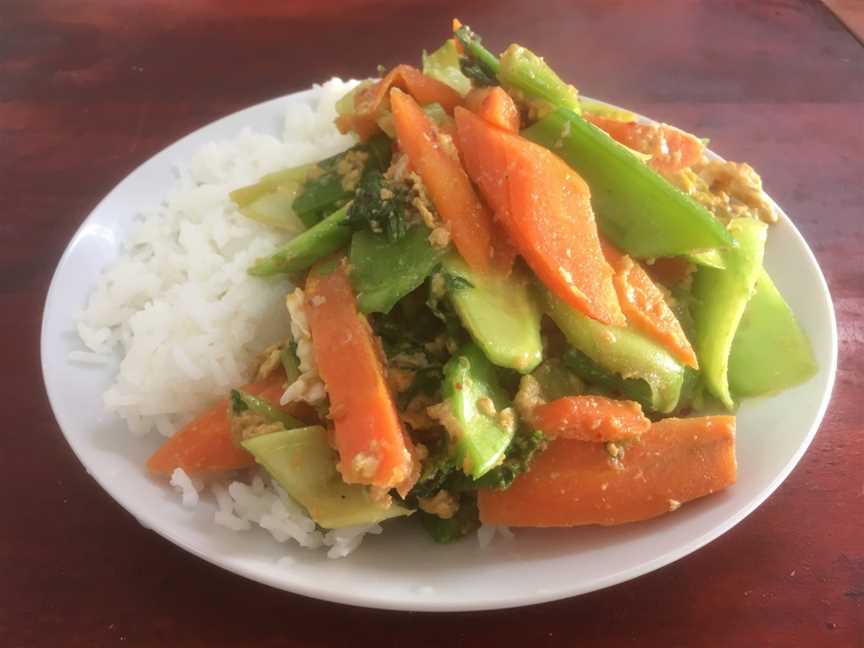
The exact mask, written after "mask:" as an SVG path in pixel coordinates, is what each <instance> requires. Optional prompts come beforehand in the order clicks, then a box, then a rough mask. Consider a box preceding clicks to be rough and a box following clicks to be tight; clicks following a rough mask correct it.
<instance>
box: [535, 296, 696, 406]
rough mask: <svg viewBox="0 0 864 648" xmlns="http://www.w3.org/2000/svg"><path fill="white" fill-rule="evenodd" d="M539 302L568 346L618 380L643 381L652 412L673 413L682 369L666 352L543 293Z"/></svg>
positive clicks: (638, 335)
mask: <svg viewBox="0 0 864 648" xmlns="http://www.w3.org/2000/svg"><path fill="white" fill-rule="evenodd" d="M541 299H542V302H543V304H544V308H545V310H546V313H547V314H548V315H549V316H550V317H551V318H552V320H553V321H554V322H555V324H557V325H558V328H559V329H561V332H562V333H564V337H566V338H567V342H569V343H570V345H572V346H573V347H575V348H576V349H577V350H579V351H581V352H582V353H584V354H585V355H586V356H588V358H590V359H591V360H593V361H594V362H595V363H596V364H598V365H599V366H600V367H602V368H604V369H606V370H608V371H610V372H613V373H615V374H617V375H618V376H620V377H621V378H624V379H642V380H644V381H645V382H646V383H647V384H648V387H650V392H651V396H650V406H651V409H653V410H655V411H657V412H662V413H666V412H671V411H672V410H673V409H675V406H676V405H677V404H678V398H679V396H680V394H681V385H682V384H683V381H684V366H683V365H682V364H681V363H680V362H678V361H677V360H676V359H675V358H673V357H672V356H671V355H670V354H669V352H668V351H666V350H665V349H664V348H663V347H661V346H660V345H658V344H656V343H655V342H653V341H652V340H650V339H649V338H647V337H646V336H644V335H643V334H642V333H640V332H639V331H637V330H635V329H633V328H630V327H627V326H610V325H607V324H602V323H601V322H598V321H597V320H594V319H591V318H590V317H587V316H586V315H583V314H582V313H580V312H579V311H577V310H576V309H574V308H571V307H570V306H568V305H567V304H566V303H564V302H563V301H562V300H561V299H559V298H558V297H556V296H555V295H553V294H552V293H550V292H549V291H548V290H546V289H543V290H542V293H541ZM583 377H584V376H583ZM625 383H626V384H629V383H630V381H625Z"/></svg>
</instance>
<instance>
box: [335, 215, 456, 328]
mask: <svg viewBox="0 0 864 648" xmlns="http://www.w3.org/2000/svg"><path fill="white" fill-rule="evenodd" d="M445 252H446V249H442V248H438V247H435V246H434V245H432V244H430V243H429V230H428V229H427V228H426V227H425V226H424V225H422V224H418V225H413V226H412V227H410V228H409V229H408V231H407V232H406V233H405V234H404V235H403V236H402V237H401V238H400V239H399V240H397V241H392V242H391V241H388V240H387V239H386V238H385V237H383V236H379V235H376V234H373V233H371V232H368V231H363V232H357V233H356V234H354V237H353V238H352V240H351V255H350V261H351V283H352V284H353V286H354V291H355V293H356V294H357V305H358V307H359V308H360V311H361V312H363V313H387V312H389V311H390V309H391V308H393V306H394V305H395V304H396V303H397V302H398V301H399V300H400V299H402V298H403V297H405V296H406V295H407V294H408V293H410V292H411V291H413V290H414V289H415V288H417V287H418V286H419V285H420V284H422V283H423V282H424V281H425V280H426V277H428V276H429V275H430V274H432V271H433V270H434V269H435V268H436V267H437V265H438V262H439V260H440V259H441V256H442V255H443V254H444V253H445Z"/></svg>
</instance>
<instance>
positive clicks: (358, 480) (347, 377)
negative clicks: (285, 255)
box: [306, 258, 414, 488]
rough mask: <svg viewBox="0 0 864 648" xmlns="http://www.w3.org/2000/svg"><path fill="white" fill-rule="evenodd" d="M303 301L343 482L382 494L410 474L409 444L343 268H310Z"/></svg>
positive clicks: (335, 264)
mask: <svg viewBox="0 0 864 648" xmlns="http://www.w3.org/2000/svg"><path fill="white" fill-rule="evenodd" d="M306 298H307V299H306V317H307V319H308V322H309V332H310V333H311V335H312V347H313V350H314V353H315V361H316V362H317V364H318V371H319V373H320V374H321V377H322V378H323V380H324V384H325V385H326V386H327V393H328V395H329V397H330V416H331V418H332V419H333V423H334V425H335V436H334V439H335V444H336V449H337V450H338V451H339V466H340V472H341V473H342V479H343V480H345V481H346V482H347V483H353V484H369V485H372V486H379V487H382V488H393V487H399V486H400V485H403V484H404V483H405V482H406V480H408V479H410V478H411V477H412V475H413V474H414V458H413V451H412V447H411V442H410V441H409V439H408V437H407V436H406V435H405V433H404V431H403V429H402V424H401V423H400V421H399V415H398V413H397V412H396V406H395V404H394V401H393V396H392V394H391V393H390V390H389V388H388V387H387V380H386V377H385V373H384V372H385V370H384V366H383V364H382V361H381V357H380V351H379V349H378V347H377V345H376V343H375V340H374V338H373V336H372V329H371V328H370V327H369V324H368V322H367V321H366V318H365V317H363V315H361V314H360V313H359V312H358V311H357V302H356V300H355V298H354V293H353V291H352V289H351V282H350V280H349V278H348V269H347V263H346V260H345V259H344V258H343V259H332V258H331V259H325V260H324V261H321V262H319V263H317V264H316V265H315V266H313V267H312V269H311V270H310V272H309V276H308V277H307V279H306Z"/></svg>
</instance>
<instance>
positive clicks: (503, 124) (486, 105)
mask: <svg viewBox="0 0 864 648" xmlns="http://www.w3.org/2000/svg"><path fill="white" fill-rule="evenodd" d="M465 107H466V108H467V109H468V110H470V111H471V112H473V113H474V114H476V115H477V116H478V117H480V118H481V119H485V120H486V121H487V122H489V123H490V124H492V125H493V126H497V127H498V128H503V129H504V130H505V131H508V132H510V133H518V132H519V109H518V108H516V103H515V102H514V101H513V99H511V98H510V95H508V94H507V93H506V92H504V90H503V89H502V88H501V87H500V86H494V87H491V88H476V89H474V90H472V91H471V92H469V93H468V95H467V96H466V97H465Z"/></svg>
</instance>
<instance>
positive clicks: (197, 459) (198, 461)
mask: <svg viewBox="0 0 864 648" xmlns="http://www.w3.org/2000/svg"><path fill="white" fill-rule="evenodd" d="M284 383H285V375H284V374H283V373H282V372H276V373H274V374H272V375H271V376H270V377H268V378H267V379H265V380H263V381H261V382H257V383H252V384H251V385H246V386H245V387H243V388H242V389H243V390H244V391H247V392H249V393H250V394H252V395H253V396H259V397H261V398H262V399H264V400H267V401H269V402H271V403H274V404H277V403H279V398H280V396H282V392H283V391H284V386H283V385H284ZM254 464H255V459H254V458H253V457H252V455H251V454H249V453H248V452H246V451H245V450H243V449H242V448H239V447H237V445H235V443H234V440H233V438H232V436H231V419H230V416H229V414H228V400H227V399H222V400H220V401H219V402H217V403H216V404H215V405H213V406H212V407H211V408H210V409H208V410H206V411H204V412H203V413H202V414H200V415H199V416H198V418H196V419H195V420H193V421H191V422H190V423H188V424H187V425H186V426H185V427H184V428H183V429H181V430H180V431H178V432H177V434H175V435H174V436H172V437H171V438H170V439H167V440H166V441H165V442H164V443H163V444H162V445H161V446H160V447H159V449H158V450H157V451H156V452H154V453H153V455H152V456H151V457H150V458H149V459H148V460H147V468H148V469H149V470H150V472H151V473H153V474H154V475H163V476H166V477H168V476H170V475H171V473H172V472H174V470H175V469H176V468H182V469H183V470H184V471H186V472H187V473H188V474H190V475H201V474H207V473H217V472H224V471H226V470H237V469H239V468H246V467H248V466H252V465H254Z"/></svg>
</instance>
